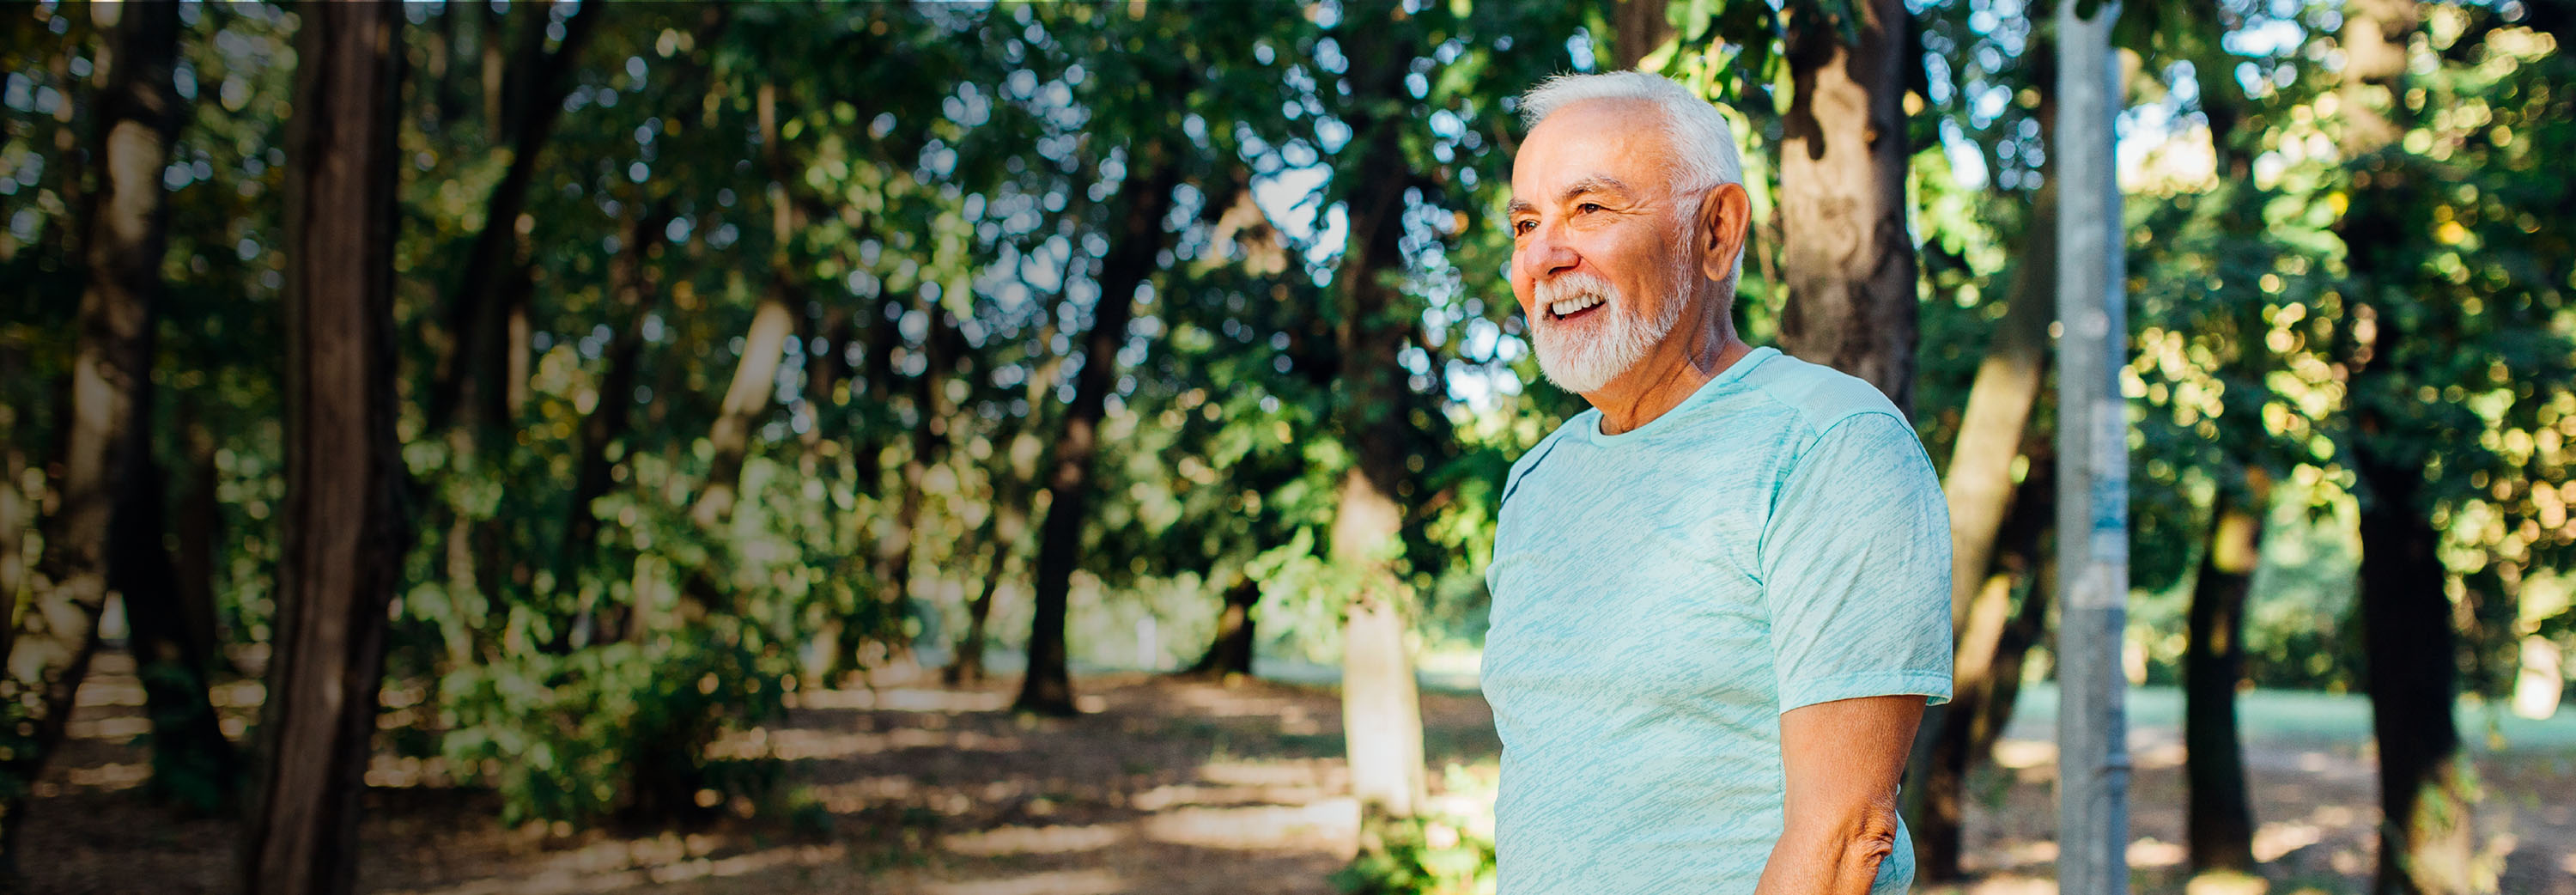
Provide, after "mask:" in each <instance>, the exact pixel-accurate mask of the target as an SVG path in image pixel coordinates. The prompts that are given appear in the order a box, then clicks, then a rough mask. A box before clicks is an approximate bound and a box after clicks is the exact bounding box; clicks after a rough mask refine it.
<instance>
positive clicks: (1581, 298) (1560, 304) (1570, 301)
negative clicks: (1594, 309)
mask: <svg viewBox="0 0 2576 895" xmlns="http://www.w3.org/2000/svg"><path fill="white" fill-rule="evenodd" d="M1600 303H1601V296H1599V295H1591V294H1587V295H1577V296H1575V297H1573V298H1567V299H1559V300H1558V301H1557V302H1556V303H1555V304H1551V305H1548V306H1547V309H1548V311H1549V312H1551V313H1554V314H1555V315H1556V316H1559V317H1563V316H1565V315H1567V314H1572V313H1574V312H1576V311H1580V310H1583V309H1585V308H1589V307H1591V306H1593V305H1597V304H1600Z"/></svg>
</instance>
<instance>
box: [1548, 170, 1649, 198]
mask: <svg viewBox="0 0 2576 895" xmlns="http://www.w3.org/2000/svg"><path fill="white" fill-rule="evenodd" d="M1628 192H1631V190H1630V189H1629V188H1628V184H1627V183H1626V182H1624V181H1621V180H1620V179H1619V178H1616V177H1612V176H1609V175H1607V174H1595V175H1592V176H1590V177H1586V178H1583V179H1582V180H1577V181H1575V182H1573V183H1570V184H1567V185H1566V187H1565V193H1564V194H1563V195H1561V196H1558V197H1557V198H1558V201H1564V200H1568V199H1572V198H1574V197H1576V196H1580V195H1583V194H1585V193H1623V194H1624V193H1628Z"/></svg>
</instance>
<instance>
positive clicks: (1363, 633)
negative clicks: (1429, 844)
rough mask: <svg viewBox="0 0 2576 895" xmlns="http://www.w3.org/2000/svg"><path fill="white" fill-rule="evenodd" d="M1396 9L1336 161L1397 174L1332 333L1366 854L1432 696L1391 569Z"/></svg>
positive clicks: (1374, 195)
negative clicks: (1383, 104) (1388, 109)
mask: <svg viewBox="0 0 2576 895" xmlns="http://www.w3.org/2000/svg"><path fill="white" fill-rule="evenodd" d="M1388 15H1392V11H1391V10H1389V9H1388V8H1387V7H1386V6H1384V5H1382V4H1380V5H1373V6H1371V7H1369V8H1368V10H1367V11H1366V12H1361V11H1357V10H1354V11H1353V12H1352V13H1351V14H1350V21H1351V22H1352V24H1353V25H1354V30H1353V33H1352V34H1351V38H1350V41H1349V43H1347V44H1346V45H1345V47H1346V50H1347V51H1348V52H1349V53H1350V54H1351V76H1350V80H1351V81H1352V83H1353V85H1354V86H1353V92H1354V94H1355V96H1354V97H1353V99H1354V100H1356V102H1354V103H1353V104H1352V106H1351V107H1350V108H1347V109H1345V110H1344V111H1343V113H1342V115H1343V119H1344V121H1345V122H1347V123H1348V124H1349V125H1350V127H1351V133H1352V147H1351V148H1353V149H1357V150H1358V151H1359V153H1360V154H1359V155H1358V156H1357V157H1356V158H1355V159H1354V160H1352V161H1346V162H1344V163H1342V164H1340V165H1337V167H1338V168H1339V171H1340V176H1363V177H1375V178H1386V180H1381V181H1379V182H1374V183H1371V184H1370V185H1369V186H1368V187H1366V188H1362V189H1357V190H1353V191H1351V193H1350V194H1349V196H1350V198H1349V202H1350V227H1351V231H1350V238H1349V243H1348V245H1347V246H1346V247H1345V248H1344V249H1343V252H1342V260H1341V263H1340V265H1339V266H1338V267H1337V269H1336V270H1335V271H1334V274H1333V290H1334V292H1335V293H1337V303H1338V305H1339V308H1338V311H1339V315H1338V318H1339V319H1338V320H1337V321H1336V322H1335V330H1334V342H1335V345H1336V347H1337V348H1338V349H1339V354H1340V358H1341V376H1340V379H1339V382H1338V383H1337V388H1338V390H1339V392H1340V396H1339V397H1340V402H1339V403H1340V407H1339V411H1338V419H1336V420H1335V421H1334V422H1335V423H1336V427H1337V428H1338V429H1339V430H1340V433H1341V436H1342V438H1343V439H1344V443H1346V444H1348V445H1349V446H1350V447H1351V452H1352V455H1353V456H1352V465H1351V468H1350V469H1349V470H1348V471H1346V472H1344V473H1343V475H1342V482H1341V486H1340V489H1339V492H1338V494H1337V495H1336V505H1335V507H1334V511H1333V528H1332V539H1331V543H1330V556H1331V559H1332V561H1333V564H1334V565H1335V566H1337V567H1339V568H1340V569H1342V570H1344V571H1346V572H1349V573H1351V574H1352V575H1354V576H1355V578H1354V580H1355V582H1356V584H1357V590H1356V591H1355V592H1354V593H1352V594H1351V595H1350V603H1349V606H1348V607H1347V609H1346V610H1345V611H1344V621H1343V627H1342V737H1343V745H1344V748H1345V750H1346V751H1347V753H1348V755H1349V760H1350V774H1351V794H1352V795H1353V796H1354V797H1356V798H1358V800H1359V803H1360V812H1361V815H1360V816H1361V832H1360V837H1361V838H1360V845H1361V848H1363V849H1366V850H1374V849H1375V848H1376V847H1377V845H1378V828H1379V827H1380V826H1381V825H1382V823H1383V822H1384V821H1385V820H1387V819H1391V818H1405V817H1412V816H1413V815H1414V813H1415V812H1417V811H1419V810H1420V809H1421V807H1422V802H1423V800H1424V799H1425V798H1426V794H1427V790H1426V784H1425V781H1424V775H1423V769H1422V705H1421V695H1420V693H1419V692H1417V689H1416V688H1417V686H1418V684H1417V682H1416V681H1415V679H1414V671H1413V656H1412V653H1411V651H1410V650H1409V649H1408V648H1407V646H1406V643H1405V631H1406V618H1405V616H1406V614H1407V612H1408V611H1409V610H1410V608H1411V605H1410V604H1411V602H1412V597H1413V593H1412V587H1411V586H1410V585H1409V584H1407V583H1406V582H1405V581H1404V580H1402V579H1401V578H1400V577H1398V575H1397V574H1396V571H1395V569H1394V566H1393V560H1394V558H1395V556H1396V555H1397V554H1398V553H1399V552H1400V551H1401V549H1402V546H1403V536H1404V515H1405V514H1404V509H1403V506H1404V505H1403V503H1402V502H1401V499H1402V498H1403V497H1405V496H1406V495H1404V494H1403V490H1404V487H1405V485H1404V482H1405V478H1406V476H1407V470H1406V465H1405V455H1406V448H1407V444H1406V440H1407V436H1406V433H1407V430H1408V428H1409V427H1410V425H1411V422H1410V420H1408V419H1407V416H1406V410H1407V409H1408V408H1409V407H1410V405H1411V394H1410V389H1408V388H1406V385H1405V379H1404V377H1405V371H1404V367H1403V366H1402V364H1401V363H1400V362H1399V361H1398V359H1397V355H1398V353H1399V352H1400V351H1401V350H1402V348H1403V346H1404V338H1405V333H1406V331H1407V329H1408V327H1409V325H1410V321H1408V320H1407V319H1406V318H1407V315H1406V312H1405V310H1404V308H1405V302H1404V298H1403V295H1402V294H1401V293H1400V292H1399V291H1398V290H1397V289H1396V288H1395V286H1394V285H1392V284H1391V283H1389V282H1387V279H1388V278H1390V277H1392V276H1394V275H1396V274H1397V273H1398V272H1400V271H1401V270H1402V269H1403V266H1404V256H1403V252H1402V250H1401V245H1400V240H1401V239H1402V237H1403V229H1404V225H1403V213H1404V192H1405V191H1404V184H1403V182H1402V181H1401V180H1394V179H1393V178H1394V177H1395V176H1396V175H1395V174H1394V173H1393V172H1400V171H1403V170H1404V169H1405V164H1404V162H1405V159H1404V150H1403V146H1402V143H1401V141H1400V137H1399V134H1398V129H1399V128H1400V127H1401V125H1402V119H1400V118H1399V117H1397V116H1393V115H1388V114H1385V113H1382V112H1379V111H1377V110H1376V109H1375V108H1374V107H1373V106H1372V104H1371V101H1372V100H1380V99H1383V98H1386V97H1393V96H1397V95H1399V93H1398V91H1400V90H1401V89H1402V88H1401V87H1400V86H1398V85H1399V83H1400V81H1399V79H1400V78H1401V77H1402V76H1403V73H1404V69H1405V64H1406V62H1407V59H1408V56H1407V54H1406V52H1405V51H1404V49H1403V48H1402V47H1401V46H1400V45H1398V44H1397V43H1396V42H1395V41H1394V40H1391V39H1389V38H1387V37H1386V36H1385V35H1384V34H1383V31H1384V29H1385V27H1386V26H1384V25H1380V24H1376V19H1377V17H1379V16H1388ZM1349 151H1350V149H1345V152H1349Z"/></svg>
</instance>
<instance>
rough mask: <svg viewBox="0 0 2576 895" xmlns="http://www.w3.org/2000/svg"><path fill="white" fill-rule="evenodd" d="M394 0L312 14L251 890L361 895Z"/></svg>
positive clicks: (301, 74)
mask: <svg viewBox="0 0 2576 895" xmlns="http://www.w3.org/2000/svg"><path fill="white" fill-rule="evenodd" d="M401 17H402V12H401V10H400V9H399V8H398V7H394V6H380V5H373V4H326V5H320V6H315V7H311V8H308V9H306V10H304V23H303V28H302V31H301V33H300V34H298V35H297V38H298V50H299V52H298V53H297V58H298V59H299V60H300V63H299V66H300V70H299V71H298V72H297V86H296V100H297V101H296V104H295V107H296V110H297V114H296V119H295V122H294V124H295V129H294V133H293V135H292V136H291V138H290V146H291V148H292V149H293V158H294V167H293V169H292V176H293V177H294V184H293V189H292V190H291V196H290V199H289V203H290V204H289V206H288V226H287V232H288V233H289V249H288V259H289V260H288V263H289V268H288V271H289V276H288V286H287V292H286V295H287V299H288V300H287V308H288V310H287V314H288V317H287V321H288V330H289V333H290V337H289V357H288V361H287V389H286V394H287V398H288V407H289V411H288V433H289V435H288V438H287V451H288V460H287V464H286V468H287V473H286V474H287V486H286V495H287V499H286V505H285V508H284V519H283V520H282V521H283V527H284V530H285V534H286V544H285V548H284V556H283V559H282V561H281V563H280V565H279V587H278V594H279V600H278V602H279V619H278V624H277V628H276V629H277V632H278V633H277V637H276V645H275V657H274V658H273V659H272V660H271V664H270V668H269V686H268V692H269V699H268V702H267V704H266V706H265V708H264V710H263V721H262V724H261V730H262V734H263V736H264V738H265V740H264V746H265V748H264V754H263V755H262V769H261V773H260V777H259V782H258V787H257V789H256V791H255V795H254V798H253V800H252V805H253V809H252V812H251V818H250V821H249V823H248V824H246V825H245V827H244V830H243V836H244V838H243V847H242V855H243V862H242V878H243V880H244V889H245V891H253V892H277V893H287V895H307V893H312V895H324V893H334V892H348V891H351V890H353V889H354V888H355V886H356V882H357V866H358V865H357V862H358V826H359V824H358V821H359V812H360V809H361V803H360V799H359V795H360V794H361V793H363V792H364V791H365V788H366V784H365V776H364V775H365V772H366V767H367V760H368V757H369V755H370V753H371V746H372V744H373V741H374V734H375V729H376V721H375V719H376V702H377V695H376V694H377V688H378V686H379V684H380V682H381V680H382V674H383V660H384V645H385V613H386V607H387V604H388V603H389V602H390V601H391V600H392V598H393V589H394V583H395V580H396V576H397V574H398V573H399V570H400V568H401V562H400V557H401V555H402V549H401V544H402V542H403V539H404V530H405V527H406V526H405V524H404V523H403V521H402V510H401V508H400V507H399V505H398V504H397V503H396V495H397V493H398V488H399V477H400V476H401V475H402V468H403V467H402V465H401V462H402V461H401V460H400V459H399V458H398V456H397V455H396V450H395V441H394V416H395V408H394V390H393V368H394V357H393V353H392V348H393V318H392V314H393V286H394V283H393V244H394V227H395V221H396V218H395V215H394V186H395V179H394V171H395V168H394V166H395V154H394V153H395V147H394V135H395V122H396V121H397V120H398V119H397V118H396V116H397V115H398V114H399V109H400V105H399V103H397V102H396V100H395V97H396V93H397V91H398V89H399V85H400V82H401V71H402V57H401V53H400V44H399V42H398V40H397V37H398V35H399V34H400V30H399V29H400V22H401Z"/></svg>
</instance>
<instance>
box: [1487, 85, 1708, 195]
mask: <svg viewBox="0 0 2576 895" xmlns="http://www.w3.org/2000/svg"><path fill="white" fill-rule="evenodd" d="M1594 99H1636V100H1645V101H1646V102H1650V103H1653V104H1654V105H1655V108H1656V109H1657V110H1659V111H1661V112H1663V113H1664V132H1665V133H1666V134H1667V135H1669V136H1670V137H1671V139H1672V141H1673V154H1674V155H1675V156H1676V159H1675V160H1676V161H1677V162H1679V163H1680V164H1681V167H1682V173H1683V174H1684V175H1686V182H1685V183H1683V184H1682V187H1683V189H1684V191H1687V192H1693V193H1696V192H1699V191H1702V190H1706V189H1710V188H1713V187H1717V186H1719V185H1722V184H1729V183H1743V182H1744V162H1743V159H1742V157H1741V156H1739V155H1737V154H1736V151H1735V128H1734V126H1732V125H1729V124H1727V122H1726V116H1724V115H1721V114H1719V113H1718V111H1717V106H1716V105H1715V104H1712V103H1710V102H1709V101H1707V100H1704V99H1701V98H1699V97H1697V96H1694V95H1692V94H1691V92H1690V88H1688V87H1684V86H1682V85H1681V84H1680V83H1678V82H1675V81H1674V80H1673V79H1671V78H1667V77H1664V76H1662V75H1657V74H1649V73H1646V72H1641V71H1613V72H1602V73H1600V74H1592V75H1557V76H1556V77H1553V78H1549V79H1547V80H1546V81H1543V82H1540V83H1539V85H1538V86H1536V87H1532V88H1530V92H1528V93H1525V94H1522V95H1521V122H1522V123H1523V124H1525V125H1527V126H1528V127H1531V128H1536V127H1538V123H1539V122H1541V121H1545V120H1547V116H1548V115H1550V114H1553V113H1554V112H1555V111H1556V110H1558V109H1562V108H1565V107H1566V106H1570V105H1573V104H1575V103H1579V102H1583V101H1585V100H1594Z"/></svg>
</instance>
